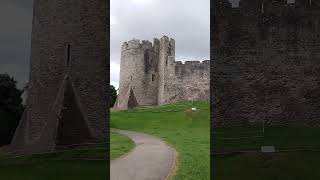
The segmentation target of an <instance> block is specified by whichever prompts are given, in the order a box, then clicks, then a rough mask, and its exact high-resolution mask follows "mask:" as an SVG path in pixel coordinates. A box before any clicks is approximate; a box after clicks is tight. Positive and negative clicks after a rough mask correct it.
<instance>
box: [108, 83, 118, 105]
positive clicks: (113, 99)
mask: <svg viewBox="0 0 320 180" xmlns="http://www.w3.org/2000/svg"><path fill="white" fill-rule="evenodd" d="M110 96H111V98H110V107H113V105H114V103H115V102H116V100H117V97H118V95H117V90H116V88H115V87H114V86H113V85H110Z"/></svg>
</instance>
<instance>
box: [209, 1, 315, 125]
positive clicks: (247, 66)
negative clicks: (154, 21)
mask: <svg viewBox="0 0 320 180" xmlns="http://www.w3.org/2000/svg"><path fill="white" fill-rule="evenodd" d="M296 2H297V3H296V4H287V3H286V2H284V1H283V2H278V3H273V4H272V3H271V1H264V9H263V11H262V6H261V4H262V1H255V2H253V1H252V2H249V1H248V0H247V1H245V0H242V1H241V3H240V7H239V8H231V6H230V4H229V3H228V2H226V1H218V2H217V3H216V4H214V6H215V7H214V8H215V10H216V11H215V14H214V16H215V21H214V25H213V26H214V34H215V35H216V36H217V37H215V38H214V39H213V40H214V42H213V45H214V49H213V54H214V59H213V63H212V76H211V78H212V81H211V82H212V83H213V85H212V86H213V99H212V103H213V107H212V110H213V115H212V117H213V119H214V125H218V126H223V125H241V124H246V123H250V122H261V121H262V120H265V121H266V122H268V123H270V124H278V125H279V124H280V125H320V111H319V108H320V98H319V95H320V93H319V88H320V72H319V70H320V58H319V57H320V56H319V55H320V36H319V35H320V34H319V28H320V27H319V22H320V21H319V18H320V14H319V13H320V8H319V7H320V6H318V5H317V4H315V3H313V4H312V6H309V4H305V6H301V5H299V4H300V3H299V2H300V1H296ZM254 3H256V4H254ZM248 4H249V5H248ZM253 7H260V8H255V9H253Z"/></svg>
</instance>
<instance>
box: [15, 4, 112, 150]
mask: <svg viewBox="0 0 320 180" xmlns="http://www.w3.org/2000/svg"><path fill="white" fill-rule="evenodd" d="M107 14H108V11H107V2H106V1H105V0H69V1H65V0H50V1H48V0H34V8H33V26H32V40H31V41H32V42H31V63H30V64H31V65H30V76H29V87H28V99H27V104H26V109H25V111H24V113H23V115H22V118H21V121H20V124H19V126H18V127H17V129H16V132H15V135H14V137H13V140H12V143H11V146H10V148H11V150H12V152H15V153H21V154H29V153H36V152H50V151H54V150H56V149H57V148H59V147H61V146H65V145H72V144H81V143H92V142H106V139H107V135H108V128H107V117H108V98H109V96H108V88H109V87H108V84H109V80H108V76H109V71H108V66H107V48H108V47H107V42H106V40H107Z"/></svg>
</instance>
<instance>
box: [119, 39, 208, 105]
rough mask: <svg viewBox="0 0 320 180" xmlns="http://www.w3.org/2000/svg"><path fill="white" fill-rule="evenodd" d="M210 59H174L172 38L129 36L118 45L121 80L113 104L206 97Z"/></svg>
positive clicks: (162, 101) (153, 103)
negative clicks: (119, 46) (152, 39)
mask: <svg viewBox="0 0 320 180" xmlns="http://www.w3.org/2000/svg"><path fill="white" fill-rule="evenodd" d="M209 69H210V61H209V60H205V61H202V62H200V61H186V62H185V63H184V64H183V63H182V62H180V61H175V41H174V39H172V38H170V39H169V38H168V37H166V36H164V37H162V38H161V39H160V40H159V39H154V41H153V43H151V42H149V41H144V40H143V41H142V42H140V40H131V41H129V42H125V43H123V45H122V47H121V64H120V83H119V91H118V99H117V101H116V103H115V106H114V107H115V108H120V109H126V108H129V107H134V106H138V105H158V104H164V103H171V102H176V101H181V100H208V99H209V95H210V92H209V74H210V70H209Z"/></svg>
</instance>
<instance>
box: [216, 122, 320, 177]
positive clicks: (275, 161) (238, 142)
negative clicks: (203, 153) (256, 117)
mask: <svg viewBox="0 0 320 180" xmlns="http://www.w3.org/2000/svg"><path fill="white" fill-rule="evenodd" d="M257 130H261V127H260V128H259V127H251V128H223V129H222V128H216V129H215V130H214V131H215V132H217V133H216V134H213V138H212V140H213V143H214V145H213V150H215V151H218V152H228V151H241V150H257V151H259V150H260V147H261V146H262V145H268V146H270V145H272V146H275V147H276V150H280V152H276V153H272V154H263V153H260V152H249V153H240V154H229V155H216V156H212V158H213V161H214V163H213V164H214V166H213V167H211V169H212V172H213V177H214V179H218V180H233V179H237V180H315V179H320V171H319V162H320V152H309V151H298V152H285V151H282V152H281V150H285V149H301V148H314V149H318V148H320V141H319V137H320V128H313V127H266V128H265V134H264V137H259V138H258V137H254V136H259V135H263V134H262V132H255V131H257ZM243 132H249V133H243ZM233 137H251V138H245V139H225V138H233ZM221 138H222V139H221ZM223 138H224V139H223Z"/></svg>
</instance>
